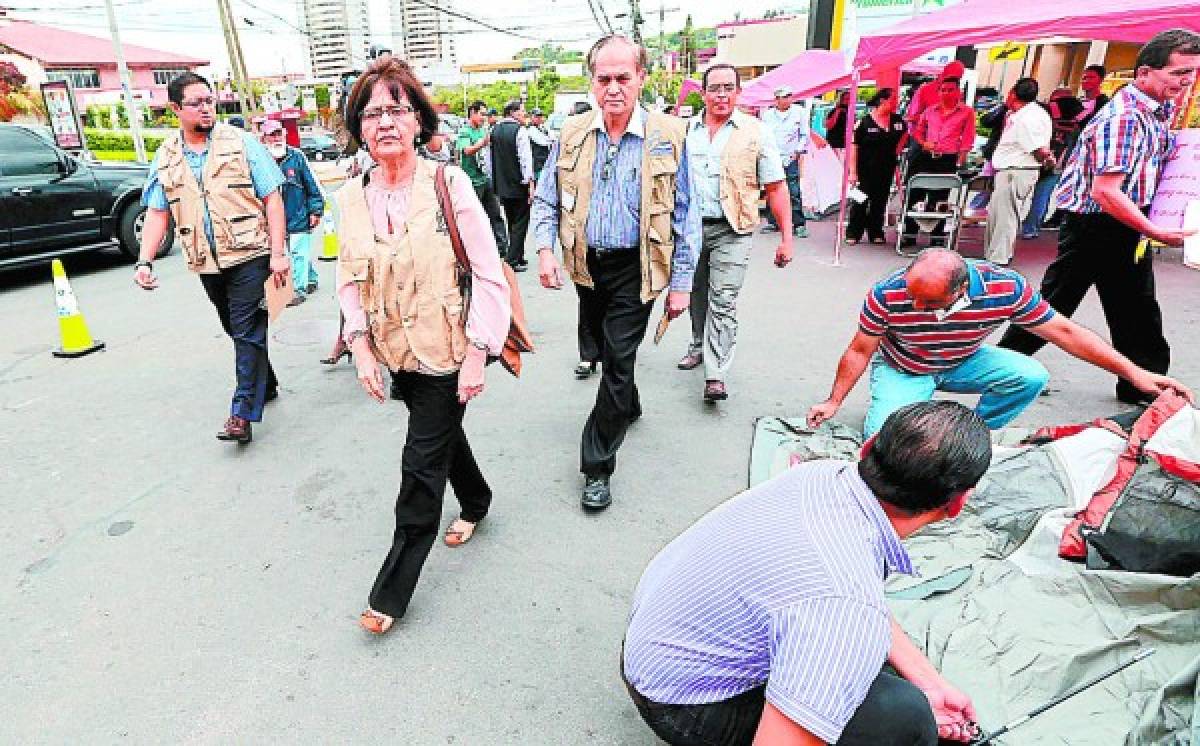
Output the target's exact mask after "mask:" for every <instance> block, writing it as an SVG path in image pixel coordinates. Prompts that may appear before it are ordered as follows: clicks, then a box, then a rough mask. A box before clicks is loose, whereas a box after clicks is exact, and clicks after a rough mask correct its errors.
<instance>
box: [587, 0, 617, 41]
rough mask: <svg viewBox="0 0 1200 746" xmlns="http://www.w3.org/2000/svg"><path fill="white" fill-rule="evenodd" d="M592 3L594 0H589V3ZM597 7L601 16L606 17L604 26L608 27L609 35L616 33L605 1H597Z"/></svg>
mask: <svg viewBox="0 0 1200 746" xmlns="http://www.w3.org/2000/svg"><path fill="white" fill-rule="evenodd" d="M591 1H592V0H588V2H591ZM596 6H597V7H599V8H600V15H601V16H603V17H604V25H605V26H608V33H610V34H612V33H615V32H614V31H613V25H612V21H611V20H609V18H608V11H607V10H605V9H604V0H596Z"/></svg>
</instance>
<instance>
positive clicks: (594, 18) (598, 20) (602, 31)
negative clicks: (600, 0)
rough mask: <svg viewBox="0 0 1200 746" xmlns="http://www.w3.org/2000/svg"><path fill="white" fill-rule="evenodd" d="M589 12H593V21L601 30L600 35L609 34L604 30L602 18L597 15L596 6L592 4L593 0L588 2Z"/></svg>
mask: <svg viewBox="0 0 1200 746" xmlns="http://www.w3.org/2000/svg"><path fill="white" fill-rule="evenodd" d="M587 4H588V10H590V11H592V20H593V21H595V22H596V27H597V28H599V29H600V33H602V34H604V33H608V32H607V31H605V29H604V24H603V23H601V22H600V16H599V15H597V13H596V6H595V5H594V4H592V0H587Z"/></svg>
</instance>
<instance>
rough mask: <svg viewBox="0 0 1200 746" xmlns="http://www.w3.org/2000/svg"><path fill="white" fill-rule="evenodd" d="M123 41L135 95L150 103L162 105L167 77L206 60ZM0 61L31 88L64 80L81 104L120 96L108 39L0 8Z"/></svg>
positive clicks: (110, 99) (111, 49)
mask: <svg viewBox="0 0 1200 746" xmlns="http://www.w3.org/2000/svg"><path fill="white" fill-rule="evenodd" d="M123 46H124V51H125V64H126V65H127V66H128V67H129V73H130V76H131V77H132V80H133V93H134V95H135V96H136V97H137V99H138V100H139V101H142V102H143V103H146V104H149V105H150V106H152V107H155V108H163V107H165V106H166V105H167V83H169V82H170V80H171V78H173V77H175V76H176V75H178V74H180V73H181V72H185V71H188V70H195V69H196V68H199V67H204V66H206V65H208V63H209V61H208V60H206V59H201V58H199V57H192V56H189V55H183V54H177V53H175V52H164V51H162V50H158V49H150V48H149V47H142V46H138V45H136V44H124V45H123ZM0 60H6V61H8V62H12V63H13V64H15V65H16V66H17V69H19V70H20V71H21V72H22V73H23V74H24V75H25V77H26V78H28V82H29V85H30V86H32V87H34V88H36V87H37V86H38V85H39V84H41V83H43V82H45V81H47V80H69V81H70V82H71V84H72V86H73V87H74V89H75V97H76V100H77V102H78V104H79V106H80V107H81V108H86V107H87V106H89V105H91V104H112V103H116V102H117V101H118V100H119V99H120V94H121V81H120V78H119V77H118V76H117V61H116V55H115V54H114V53H113V45H112V40H110V39H108V38H104V37H99V36H88V35H87V34H80V33H77V32H74V31H66V30H64V29H60V28H55V27H53V26H46V25H43V24H39V23H32V22H30V21H19V20H15V19H9V18H6V17H4V14H3V11H0Z"/></svg>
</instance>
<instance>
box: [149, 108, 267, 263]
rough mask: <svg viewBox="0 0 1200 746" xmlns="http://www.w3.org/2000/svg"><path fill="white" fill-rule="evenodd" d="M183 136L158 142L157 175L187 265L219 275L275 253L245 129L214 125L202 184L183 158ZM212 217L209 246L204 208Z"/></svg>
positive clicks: (177, 134) (177, 135)
mask: <svg viewBox="0 0 1200 746" xmlns="http://www.w3.org/2000/svg"><path fill="white" fill-rule="evenodd" d="M184 147H185V145H184V142H183V135H182V134H181V133H179V132H176V133H175V134H173V135H171V136H170V137H168V138H167V139H166V140H164V141H163V144H162V145H161V146H159V155H158V180H159V182H161V183H162V186H163V190H164V191H165V192H166V195H167V204H168V206H169V207H170V209H171V216H172V217H173V218H174V219H175V232H176V234H177V235H178V236H179V242H180V244H182V245H183V254H184V258H185V259H186V260H187V265H188V268H189V269H191V270H192V271H193V272H199V273H201V274H216V273H217V272H220V271H221V270H222V269H225V268H226V267H232V266H234V265H236V264H241V263H242V262H245V261H248V260H250V259H254V258H256V257H260V256H267V255H268V254H270V253H271V247H270V242H269V238H268V236H267V216H266V213H265V211H264V210H263V202H262V200H261V199H259V198H258V195H256V194H255V193H254V182H253V181H252V180H251V178H250V162H249V161H248V160H247V159H246V144H245V141H244V140H243V134H242V131H241V130H239V129H237V128H236V127H231V126H229V125H227V124H218V125H216V126H215V127H214V128H213V131H212V135H211V136H210V138H209V141H208V157H207V158H206V159H205V161H204V172H203V177H204V179H203V181H204V183H203V185H201V184H199V183H197V182H196V175H195V174H193V173H192V169H191V166H189V165H188V162H187V158H185V157H184V153H183V149H184ZM205 205H207V206H208V214H209V217H210V218H211V219H212V232H213V240H214V241H216V246H210V245H209V242H208V236H207V235H206V234H205V231H204V207H205Z"/></svg>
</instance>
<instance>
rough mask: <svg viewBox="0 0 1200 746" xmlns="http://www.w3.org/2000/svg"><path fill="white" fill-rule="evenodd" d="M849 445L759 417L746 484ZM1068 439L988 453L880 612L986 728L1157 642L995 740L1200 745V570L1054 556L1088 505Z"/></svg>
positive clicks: (843, 438) (823, 432) (845, 452)
mask: <svg viewBox="0 0 1200 746" xmlns="http://www.w3.org/2000/svg"><path fill="white" fill-rule="evenodd" d="M1023 434H1024V432H1019V433H1018V432H1001V433H997V439H998V442H1004V443H1015V442H1017V441H1018V440H1019V439H1020V437H1021V436H1022V435H1023ZM1074 437H1076V438H1078V437H1079V436H1074ZM1067 440H1069V439H1067ZM860 441H861V435H859V434H858V433H856V432H855V431H853V430H852V429H850V428H847V427H845V426H842V425H838V424H835V425H833V426H828V425H826V426H822V427H821V428H818V429H817V431H816V432H814V431H812V430H810V429H808V428H807V426H805V424H804V423H803V420H801V419H788V420H785V419H780V418H762V419H760V420H758V422H757V423H756V426H755V437H754V446H753V449H752V453H751V463H750V479H751V484H756V483H758V482H761V481H764V480H766V479H769V478H770V477H771V476H773V475H775V474H778V473H780V472H781V471H783V470H785V469H787V468H788V467H789V466H790V465H791V464H792V463H795V462H796V461H798V460H808V459H810V458H842V459H853V458H856V457H857V452H858V447H859V443H860ZM1080 442H1081V441H1076V442H1075V445H1076V446H1077V447H1075V448H1072V447H1071V444H1070V443H1065V444H1064V443H1063V441H1059V442H1058V443H1057V444H1049V445H1043V446H1036V447H1031V448H1021V449H1009V448H997V450H996V454H995V456H994V459H993V465H992V468H991V469H990V470H989V471H988V474H987V475H986V476H985V477H984V479H983V481H982V482H981V483H980V485H979V488H978V489H977V490H976V493H975V494H974V495H973V496H972V498H971V501H970V502H969V503H968V505H967V509H966V510H965V511H964V512H963V514H962V515H961V516H960V517H959V518H958V519H957V520H955V521H953V522H946V523H941V524H936V525H934V526H930V527H927V528H926V529H924V530H923V531H921V532H919V533H918V534H916V535H914V536H912V537H910V538H909V539H908V540H907V541H906V542H905V545H906V546H907V547H908V550H909V553H910V554H911V555H912V557H913V560H914V562H915V564H916V567H917V569H918V571H919V572H920V573H921V577H919V578H907V577H897V578H894V579H892V581H891V582H890V583H889V591H890V592H889V595H890V596H891V599H892V608H893V611H894V613H895V614H896V618H897V619H898V620H899V621H900V623H901V624H902V625H903V627H904V628H905V630H906V631H907V632H908V633H909V635H910V636H912V638H913V639H914V640H915V641H916V642H917V644H918V645H920V646H921V647H922V649H924V650H925V652H926V654H927V655H928V656H929V658H930V659H931V660H932V661H933V663H934V665H936V666H937V667H938V669H939V670H941V671H942V673H943V674H945V675H946V677H947V678H948V679H949V680H950V681H952V682H954V683H955V684H956V685H957V686H959V687H960V688H962V689H963V690H964V691H966V692H967V693H968V694H970V696H971V697H972V699H973V700H974V703H975V707H976V710H977V712H978V714H979V719H980V722H981V725H983V726H984V727H985V728H986V729H988V730H994V729H996V728H998V727H999V726H1000V725H1002V724H1004V723H1005V722H1008V721H1009V720H1011V719H1013V718H1015V717H1016V716H1018V715H1021V714H1023V713H1025V712H1028V711H1029V710H1031V709H1033V708H1034V707H1037V706H1038V705H1041V704H1043V703H1045V702H1047V701H1049V700H1050V699H1052V698H1054V697H1055V696H1057V695H1059V694H1061V693H1063V692H1065V691H1067V690H1068V689H1070V688H1071V687H1072V686H1074V685H1075V684H1078V683H1079V682H1081V681H1084V680H1086V679H1088V678H1090V677H1091V676H1094V675H1096V674H1098V673H1100V672H1102V671H1103V670H1105V669H1107V668H1109V667H1111V666H1112V665H1114V664H1116V663H1118V662H1121V661H1124V660H1127V659H1128V658H1129V657H1131V656H1132V655H1133V653H1134V652H1135V651H1137V650H1140V649H1141V648H1143V647H1146V646H1151V647H1154V648H1155V649H1156V651H1157V652H1156V654H1155V655H1154V656H1152V657H1150V658H1148V659H1147V660H1145V661H1142V662H1140V663H1138V664H1137V665H1135V666H1133V667H1131V668H1129V669H1126V670H1125V671H1123V672H1121V673H1120V674H1117V675H1116V676H1114V677H1112V678H1110V679H1107V680H1106V681H1104V682H1103V683H1101V684H1099V685H1097V686H1095V687H1093V688H1091V689H1089V690H1087V691H1086V692H1084V693H1082V694H1080V695H1079V696H1077V697H1075V698H1073V699H1071V700H1069V701H1068V702H1066V703H1064V704H1062V705H1060V706H1058V707H1056V708H1054V709H1052V710H1050V711H1048V712H1047V713H1045V714H1043V715H1041V716H1039V717H1037V718H1035V719H1034V720H1031V721H1029V722H1028V723H1026V724H1025V725H1023V726H1021V727H1020V728H1018V729H1016V730H1014V731H1013V732H1012V733H1010V734H1008V735H1007V736H1005V737H1003V738H1000V739H998V740H996V741H995V743H996V744H1001V745H1006V746H1018V745H1019V746H1026V745H1027V744H1028V745H1029V746H1038V745H1042V744H1044V745H1047V746H1048V745H1049V744H1055V745H1056V746H1061V745H1064V744H1069V745H1071V746H1109V745H1111V746H1121V745H1122V744H1124V745H1127V746H1133V745H1139V746H1140V745H1142V744H1147V745H1148V744H1161V745H1163V746H1166V745H1168V744H1170V745H1171V746H1182V745H1184V744H1193V743H1195V744H1197V745H1198V746H1200V712H1198V711H1197V704H1196V702H1197V689H1198V688H1200V684H1198V681H1200V678H1198V677H1200V575H1197V576H1193V577H1191V578H1177V577H1170V576H1165V575H1147V574H1139V573H1126V572H1112V571H1102V570H1101V571H1094V570H1088V569H1086V568H1085V567H1084V566H1083V565H1080V564H1075V563H1071V562H1067V561H1065V560H1062V559H1060V558H1059V557H1058V556H1057V549H1058V541H1059V537H1060V536H1061V534H1062V529H1063V527H1065V525H1066V523H1067V520H1068V516H1069V515H1070V514H1071V513H1072V512H1073V511H1074V510H1075V509H1076V507H1077V506H1079V505H1080V504H1081V503H1080V500H1081V498H1082V499H1083V500H1084V501H1085V502H1086V497H1087V496H1086V495H1081V494H1079V493H1080V492H1081V491H1086V490H1081V489H1080V486H1079V484H1080V482H1081V481H1083V482H1085V483H1086V480H1081V479H1080V477H1079V474H1078V472H1084V471H1087V470H1088V469H1089V468H1093V467H1094V465H1093V464H1091V463H1089V462H1088V459H1089V456H1088V454H1089V453H1090V452H1091V451H1089V448H1080V447H1078V445H1079V443H1080Z"/></svg>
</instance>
